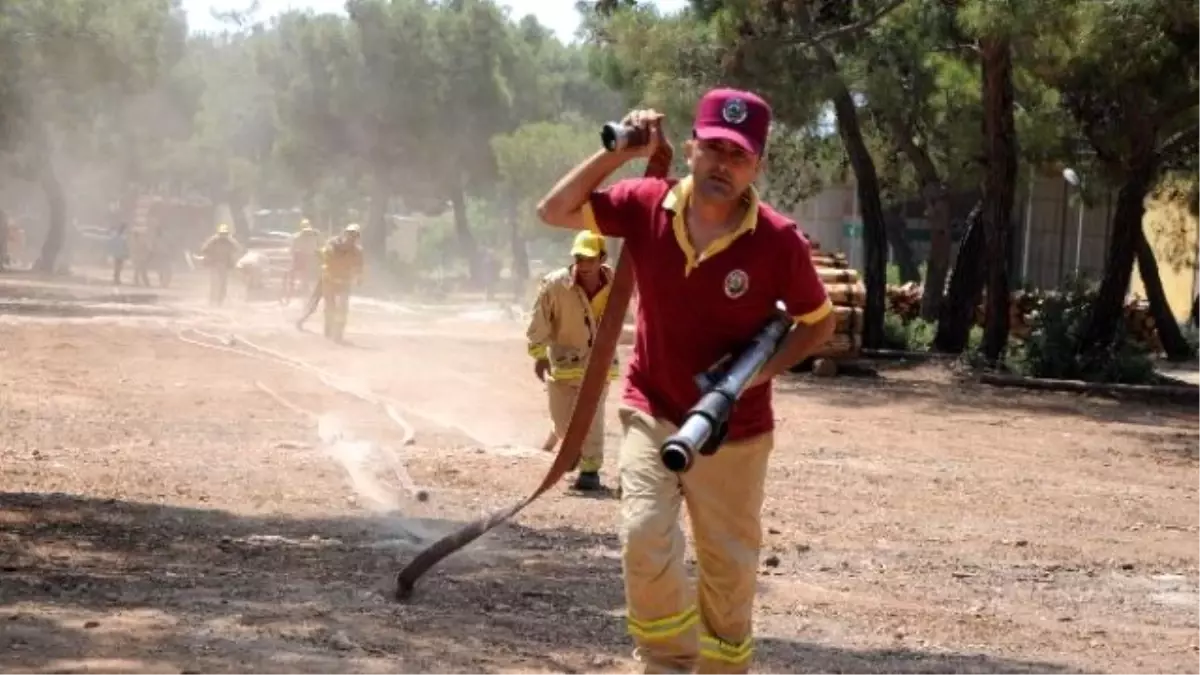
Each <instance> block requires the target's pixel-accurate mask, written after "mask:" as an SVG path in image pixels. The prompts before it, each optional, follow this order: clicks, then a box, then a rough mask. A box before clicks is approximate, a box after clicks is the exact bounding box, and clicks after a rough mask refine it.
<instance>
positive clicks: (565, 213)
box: [537, 150, 630, 229]
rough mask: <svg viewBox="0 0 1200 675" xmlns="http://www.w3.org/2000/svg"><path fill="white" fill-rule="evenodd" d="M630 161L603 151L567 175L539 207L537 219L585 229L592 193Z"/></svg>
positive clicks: (623, 154)
mask: <svg viewBox="0 0 1200 675" xmlns="http://www.w3.org/2000/svg"><path fill="white" fill-rule="evenodd" d="M629 159H630V155H628V154H626V153H623V152H608V151H606V150H601V151H599V152H597V153H596V154H594V155H592V156H591V157H589V158H587V159H586V160H584V161H583V162H581V163H580V164H578V165H577V166H576V167H575V168H573V169H571V170H570V171H568V172H567V175H565V176H563V177H562V178H561V179H560V180H559V181H558V183H556V184H555V185H554V187H552V188H550V192H549V193H547V194H546V196H545V197H543V198H542V201H541V202H539V203H538V208H537V212H538V217H539V218H541V220H542V222H543V223H546V224H547V225H554V226H556V227H567V228H571V229H583V228H584V227H585V226H586V223H584V222H583V219H582V217H581V216H580V210H581V209H582V208H583V205H584V204H586V203H587V201H588V198H589V197H590V196H591V194H592V192H593V191H594V190H596V189H597V188H599V187H600V185H601V184H602V183H603V182H604V179H606V178H608V177H609V176H611V175H612V173H613V172H614V171H616V170H617V169H619V168H621V165H623V164H624V163H625V162H627V161H628V160H629Z"/></svg>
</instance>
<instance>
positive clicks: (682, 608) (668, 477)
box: [619, 408, 699, 673]
mask: <svg viewBox="0 0 1200 675" xmlns="http://www.w3.org/2000/svg"><path fill="white" fill-rule="evenodd" d="M620 415H621V425H622V427H623V431H624V433H623V434H622V439H621V450H620V469H619V471H620V480H621V566H622V570H623V572H624V577H625V603H626V605H627V610H626V611H627V613H628V627H629V633H630V634H631V635H632V636H633V639H634V642H635V643H636V644H637V656H638V658H639V659H640V660H641V661H642V662H643V663H645V665H646V671H647V672H664V673H667V672H690V671H691V669H692V667H693V666H694V665H695V662H696V655H697V652H698V651H699V644H698V643H697V632H696V609H695V607H694V603H693V601H692V598H691V593H690V592H689V591H690V589H689V584H688V583H687V572H686V570H685V569H684V566H683V551H684V540H683V532H682V531H681V530H680V528H679V508H680V506H681V504H682V502H683V496H682V494H681V493H680V489H679V479H678V477H676V475H675V474H673V473H671V472H670V471H668V470H667V469H666V467H664V466H663V465H662V461H661V460H660V459H659V457H658V445H659V443H661V442H662V440H663V439H665V438H666V436H667V434H669V433H670V431H671V428H669V425H665V424H664V423H662V422H659V421H658V420H655V419H654V418H652V417H650V416H648V415H645V414H642V413H640V412H635V411H632V410H629V409H624V408H623V409H622V410H621V413H620Z"/></svg>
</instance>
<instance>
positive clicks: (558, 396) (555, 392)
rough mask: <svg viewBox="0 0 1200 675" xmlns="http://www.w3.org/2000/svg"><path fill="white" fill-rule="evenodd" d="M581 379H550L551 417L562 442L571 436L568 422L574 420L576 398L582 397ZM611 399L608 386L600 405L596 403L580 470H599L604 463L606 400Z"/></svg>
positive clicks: (555, 431)
mask: <svg viewBox="0 0 1200 675" xmlns="http://www.w3.org/2000/svg"><path fill="white" fill-rule="evenodd" d="M579 385H580V382H579V381H577V380H566V381H563V380H547V381H546V396H547V398H548V399H549V402H550V419H551V421H552V422H553V424H554V434H555V435H556V436H558V440H559V441H561V440H562V439H563V437H564V436H566V435H567V425H568V424H570V423H571V413H572V412H573V411H574V410H575V398H576V397H578V396H579ZM606 398H608V385H604V390H603V391H601V392H600V404H599V405H597V406H596V415H595V416H594V417H592V425H591V426H590V427H588V435H587V438H585V439H584V441H583V450H582V453H581V459H580V461H579V470H580V471H599V470H600V468H601V467H603V466H604V401H605V399H606Z"/></svg>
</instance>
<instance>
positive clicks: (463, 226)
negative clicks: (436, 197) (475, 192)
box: [450, 184, 482, 285]
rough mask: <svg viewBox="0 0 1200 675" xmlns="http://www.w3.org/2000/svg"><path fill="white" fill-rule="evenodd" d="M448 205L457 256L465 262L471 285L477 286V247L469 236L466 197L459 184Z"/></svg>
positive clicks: (473, 237) (480, 275) (480, 277)
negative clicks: (450, 209)
mask: <svg viewBox="0 0 1200 675" xmlns="http://www.w3.org/2000/svg"><path fill="white" fill-rule="evenodd" d="M450 205H451V207H453V209H454V233H455V235H456V236H457V239H458V254H459V255H460V256H462V257H463V259H464V260H466V262H467V271H468V274H469V275H470V279H471V283H472V285H477V284H478V283H479V282H480V281H481V280H482V274H481V272H482V269H481V266H480V264H479V263H480V260H479V247H478V246H477V245H476V243H475V236H474V235H472V234H471V226H470V223H469V222H467V196H466V194H465V193H464V191H463V188H462V185H461V184H460V185H456V186H454V189H453V191H452V192H451V193H450Z"/></svg>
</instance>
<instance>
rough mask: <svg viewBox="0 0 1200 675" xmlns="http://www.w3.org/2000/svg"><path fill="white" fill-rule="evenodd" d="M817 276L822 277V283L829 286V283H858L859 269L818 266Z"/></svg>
mask: <svg viewBox="0 0 1200 675" xmlns="http://www.w3.org/2000/svg"><path fill="white" fill-rule="evenodd" d="M817 276H819V277H820V278H821V283H823V284H825V285H826V286H828V285H829V284H856V283H858V270H840V269H837V268H834V267H820V266H818V267H817Z"/></svg>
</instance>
